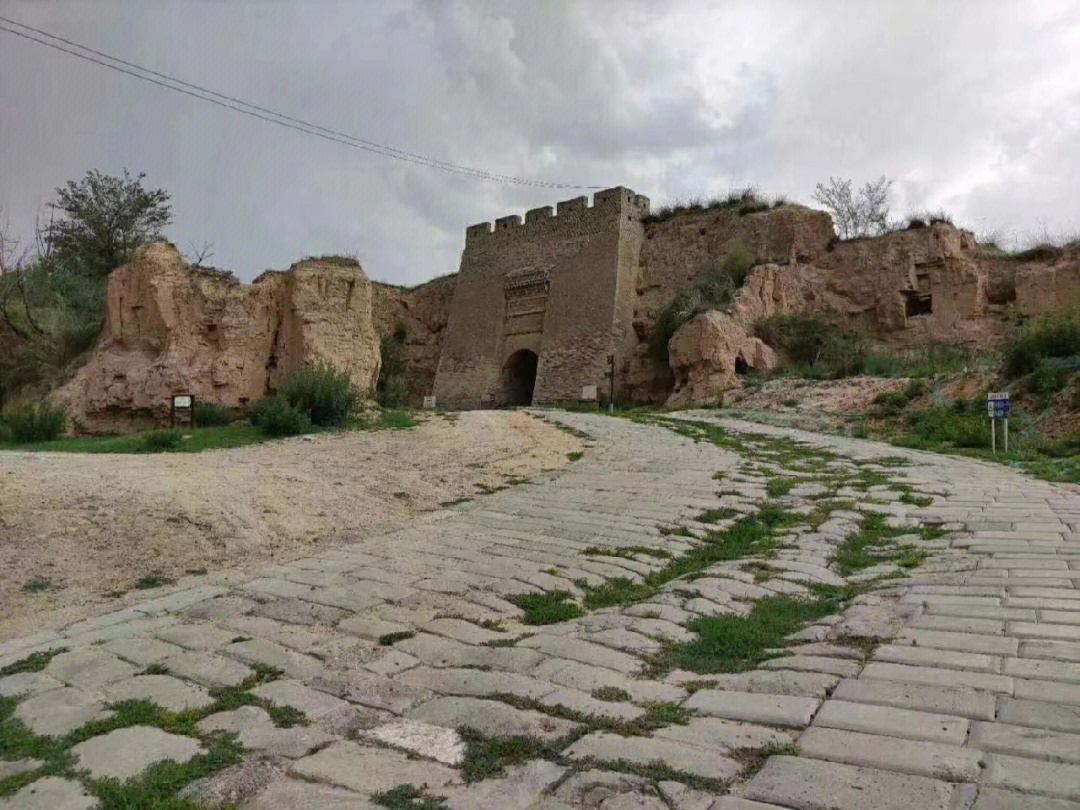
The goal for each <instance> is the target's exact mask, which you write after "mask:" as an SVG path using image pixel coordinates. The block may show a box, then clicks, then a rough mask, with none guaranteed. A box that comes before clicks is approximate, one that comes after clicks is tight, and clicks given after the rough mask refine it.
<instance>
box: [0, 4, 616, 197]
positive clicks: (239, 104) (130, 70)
mask: <svg viewBox="0 0 1080 810" xmlns="http://www.w3.org/2000/svg"><path fill="white" fill-rule="evenodd" d="M0 22H3V23H7V24H8V25H14V26H17V27H18V28H22V29H24V30H23V31H17V30H15V29H13V28H9V27H8V25H0V31H6V32H7V33H9V34H14V35H15V36H17V37H22V38H23V39H27V40H30V41H31V42H36V43H38V44H40V45H45V46H46V47H48V48H53V49H55V50H58V51H62V52H64V53H67V54H70V55H71V56H75V57H78V58H79V59H85V60H86V61H88V62H93V63H94V64H96V65H100V66H101V67H106V68H109V69H111V70H115V71H118V72H120V73H124V74H126V75H128V76H132V77H134V78H136V79H141V80H143V81H146V82H150V83H151V84H156V85H158V86H159V87H164V88H165V89H167V90H173V91H175V92H177V93H183V94H184V95H187V96H191V97H192V98H197V99H199V100H200V101H207V102H210V103H211V104H216V105H217V106H219V107H224V108H226V109H230V110H233V111H235V112H238V113H242V114H244V115H249V116H251V117H253V118H258V119H260V120H262V121H267V122H269V123H271V124H277V125H279V126H283V127H287V128H289V129H292V130H296V131H298V132H302V133H304V134H306V135H314V136H316V137H318V138H323V139H324V140H328V141H334V142H336V143H340V144H343V145H345V146H351V147H353V148H356V149H362V150H364V151H366V152H372V153H374V154H378V155H382V156H383V157H389V158H393V159H395V160H401V161H404V162H407V163H413V164H416V165H419V166H426V167H428V168H433V169H439V170H441V171H445V172H450V173H452V174H459V175H463V176H466V177H472V178H475V179H478V180H491V181H494V182H500V183H510V184H514V185H522V186H535V187H540V188H567V189H599V188H603V186H583V185H578V184H576V183H554V182H546V181H543V180H529V179H526V178H522V177H514V176H512V175H505V174H497V173H495V172H490V171H486V170H484V169H477V168H472V167H469V166H462V165H459V164H456V163H450V162H448V161H444V160H437V159H435V158H432V157H427V156H425V155H419V154H416V153H413V152H407V151H405V150H402V149H396V148H394V147H392V146H385V145H383V144H379V143H375V142H374V141H369V140H366V139H364V138H358V137H356V136H354V135H349V134H347V133H344V132H339V131H337V130H334V129H330V128H328V127H323V126H320V125H318V124H312V123H311V122H309V121H304V120H303V119H300V118H294V117H292V116H289V115H285V114H283V113H279V112H275V111H274V110H271V109H267V108H266V107H260V106H259V105H257V104H252V103H250V102H247V101H243V100H242V99H239V98H235V97H233V96H228V95H225V94H224V93H218V92H217V91H215V90H210V89H208V88H206V87H201V86H199V85H197V84H192V83H190V82H186V81H183V80H182V79H177V78H175V77H173V76H169V75H167V74H164V73H159V72H157V71H155V70H151V69H149V68H145V67H142V66H141V65H137V64H135V63H133V62H127V61H125V60H123V59H120V58H119V57H115V56H111V55H109V54H107V53H103V52H102V51H98V50H95V49H93V48H89V47H87V46H85V45H80V44H79V43H77V42H73V41H71V40H69V39H65V38H63V37H60V36H57V35H55V34H50V33H48V32H47V31H42V30H41V29H39V28H34V27H33V26H30V25H26V24H25V23H20V22H18V21H16V20H12V19H10V18H8V17H4V16H2V15H0ZM26 31H30V32H33V33H32V34H30V33H26ZM34 34H37V35H38V36H34ZM41 37H45V39H41ZM57 43H64V45H68V46H71V47H64V45H60V44H57ZM73 48H74V49H77V50H72V49H73ZM91 54H92V55H91ZM136 71H137V72H136ZM153 77H157V78H153Z"/></svg>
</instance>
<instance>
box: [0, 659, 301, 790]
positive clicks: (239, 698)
mask: <svg viewBox="0 0 1080 810" xmlns="http://www.w3.org/2000/svg"><path fill="white" fill-rule="evenodd" d="M59 652H60V651H59V650H57V651H56V653H59ZM56 653H52V654H48V658H51V657H52V655H54V654H56ZM38 655H39V657H38V658H34V657H33V656H31V658H32V659H33V660H32V661H30V659H26V660H24V661H21V662H18V663H17V664H13V665H12V667H18V666H19V665H23V666H24V667H29V668H24V669H18V670H17V671H19V672H35V671H39V670H40V669H41V668H43V667H44V664H43V663H41V661H42V660H44V661H45V663H48V660H47V658H43V657H42V654H38ZM166 673H167V670H166V671H165V672H162V673H160V674H166ZM6 674H13V673H6ZM280 676H281V673H280V672H279V671H278V670H275V669H273V668H271V667H265V666H256V667H255V674H254V675H252V676H251V677H249V678H248V679H247V680H245V681H244V682H243V683H241V684H239V685H237V686H235V687H229V688H223V689H215V690H212V691H211V692H210V696H211V698H213V701H214V702H213V703H212V704H211V705H210V706H207V707H204V708H201V709H190V710H188V711H183V712H171V711H168V710H166V709H163V708H161V707H159V706H156V705H154V704H153V703H150V702H149V701H145V700H132V701H124V702H121V703H115V704H112V705H110V706H109V709H111V710H112V712H113V713H112V715H111V716H109V717H104V718H101V719H98V720H91V721H90V722H89V723H86V724H85V725H83V726H81V727H79V728H77V729H75V730H74V731H72V732H71V733H69V734H67V735H66V736H63V737H39V736H36V735H34V734H32V733H31V732H30V730H29V729H27V728H26V727H25V726H24V725H23V724H22V723H20V722H19V721H18V720H16V719H15V718H14V717H13V715H14V712H15V709H16V707H17V705H18V700H17V699H15V698H0V760H16V759H36V760H39V761H41V762H42V765H41V767H39V768H37V769H36V770H34V771H32V772H30V773H25V774H20V775H18V776H13V777H10V778H9V779H6V780H4V781H2V782H0V798H2V797H5V796H10V795H11V794H13V793H15V792H16V791H18V790H19V789H21V788H22V787H23V786H25V785H27V784H29V783H30V782H33V781H35V780H36V779H38V778H40V777H42V776H61V777H64V778H67V779H75V780H80V779H81V781H82V782H83V783H84V784H85V785H86V787H87V788H88V789H89V790H90V791H91V792H92V793H94V794H95V795H96V796H97V798H98V800H99V805H98V807H99V810H134V808H139V809H140V810H141V809H142V808H153V810H200V806H199V805H198V804H196V803H195V802H194V801H192V800H188V799H180V798H177V796H176V794H177V793H178V791H180V789H181V788H183V787H184V786H185V785H187V784H188V783H190V782H192V781H194V780H195V779H200V778H202V777H205V776H210V775H212V774H214V773H216V772H217V771H219V770H221V769H223V768H226V767H228V766H229V765H233V764H235V763H237V762H239V761H240V758H241V755H242V749H241V747H240V746H239V745H238V744H237V743H236V742H235V740H233V739H232V737H231V736H229V735H223V734H211V735H204V734H201V733H200V732H199V731H198V722H199V721H200V720H202V719H203V718H205V717H208V716H210V715H212V714H216V713H218V712H223V711H229V710H232V709H237V708H239V707H241V706H257V707H259V708H261V709H263V710H265V711H266V712H267V714H269V715H270V717H271V719H272V720H273V721H274V723H275V724H276V725H278V726H279V727H288V726H292V725H297V724H301V725H306V724H307V718H306V717H305V716H304V714H303V713H302V712H299V711H297V710H296V709H293V708H291V707H286V706H279V705H277V704H274V703H272V702H270V701H268V700H264V699H263V698H260V697H257V696H256V695H254V694H252V692H251V690H252V689H254V688H255V687H256V686H259V685H261V684H264V683H269V682H270V681H273V680H276V679H277V678H279V677H280ZM131 726H151V727H155V728H159V729H161V730H162V731H166V732H169V733H171V734H179V735H184V736H188V737H194V738H198V739H199V740H200V741H201V742H202V743H203V745H204V748H205V749H206V750H205V751H204V753H202V754H200V755H199V756H196V757H195V758H193V759H192V760H190V761H189V762H186V763H183V764H180V763H175V762H159V763H156V764H155V765H152V766H151V767H150V768H148V769H147V770H146V771H145V772H144V773H143V775H142V776H140V777H139V778H137V779H131V780H128V781H126V782H122V783H121V782H119V781H117V780H115V779H105V780H100V781H94V780H89V779H86V778H82V777H81V776H80V773H79V772H78V770H77V768H76V765H75V761H74V757H73V756H72V754H71V748H72V746H75V745H78V744H79V743H81V742H85V741H86V740H89V739H91V738H92V737H97V736H99V735H102V734H107V733H109V732H111V731H115V730H117V729H120V728H129V727H131ZM83 776H84V775H83Z"/></svg>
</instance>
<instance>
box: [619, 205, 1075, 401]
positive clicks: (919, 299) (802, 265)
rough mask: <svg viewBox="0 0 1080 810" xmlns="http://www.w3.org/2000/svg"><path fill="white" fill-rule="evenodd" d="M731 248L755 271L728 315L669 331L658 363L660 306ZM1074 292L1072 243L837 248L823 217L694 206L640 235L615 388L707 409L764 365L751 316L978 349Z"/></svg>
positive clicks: (943, 229)
mask: <svg viewBox="0 0 1080 810" xmlns="http://www.w3.org/2000/svg"><path fill="white" fill-rule="evenodd" d="M739 243H742V244H745V245H747V246H749V248H750V249H751V251H753V252H754V254H755V255H756V257H757V259H758V261H759V262H761V264H759V266H757V267H756V268H755V269H754V270H753V271H752V272H751V274H750V275H749V277H748V278H747V281H746V283H745V285H744V286H743V288H742V289H741V290H740V291H739V292H738V294H737V295H736V296H735V298H734V300H733V302H732V304H731V305H730V306H729V307H726V308H725V309H724V310H723V311H721V312H709V313H704V314H702V315H699V316H697V317H696V318H694V319H691V320H690V321H689V322H688V323H686V324H685V325H684V326H683V327H682V328H681V329H680V330H679V331H678V332H676V333H675V335H674V336H673V337H672V339H671V341H670V343H669V354H670V358H671V359H670V369H668V368H664V367H663V366H660V365H659V364H658V363H657V362H656V361H655V360H654V359H653V358H652V357H651V356H650V355H649V350H648V339H649V336H650V335H651V333H652V329H653V327H654V326H655V323H656V320H657V317H658V315H659V313H660V310H661V309H662V308H663V306H664V305H665V304H666V303H667V302H668V301H670V300H672V299H673V298H674V297H675V296H676V295H677V294H678V293H679V292H680V291H681V290H683V289H685V288H686V287H687V286H688V285H689V283H690V280H691V279H692V278H693V277H694V275H695V273H697V272H698V270H700V268H701V267H702V266H704V265H707V264H713V263H719V262H722V261H723V259H724V258H725V256H727V255H728V254H729V253H730V252H731V251H732V250H733V249H734V247H735V245H737V244H739ZM1078 296H1080V249H1075V248H1074V249H1072V250H1068V251H1056V252H1049V253H1048V254H1046V255H1043V256H1040V257H1036V258H1031V259H1029V260H1022V259H1016V258H1006V257H1002V258H993V257H985V256H982V255H980V253H979V249H978V245H977V244H976V242H975V239H974V237H973V236H972V234H971V233H970V232H968V231H963V230H959V229H957V228H955V227H953V226H952V225H949V224H946V223H936V224H933V225H931V226H929V227H924V228H915V229H910V230H905V231H898V232H894V233H890V234H886V235H884V236H879V237H873V238H865V239H857V240H851V241H847V242H841V241H839V240H837V239H836V238H835V236H834V235H833V230H832V223H831V220H830V219H829V217H828V215H827V214H825V213H823V212H821V211H813V210H810V209H807V208H803V207H801V206H785V207H783V208H778V209H773V210H770V211H765V212H760V213H756V214H750V215H746V216H743V217H739V216H738V215H736V214H734V213H732V212H724V211H721V212H694V213H690V214H686V215H681V216H678V217H675V218H674V219H672V220H669V221H667V222H664V223H659V224H655V225H651V226H649V228H647V229H646V233H645V242H644V245H643V247H642V252H641V268H640V273H639V277H638V285H637V299H636V304H635V311H634V331H635V334H636V336H637V338H638V345H637V347H636V348H635V350H634V351H633V353H632V355H631V356H630V357H629V358H627V360H626V367H625V371H626V380H627V389H626V393H627V394H628V395H629V396H630V397H632V398H634V399H637V400H639V401H653V402H666V404H667V405H669V406H672V407H675V406H681V405H687V404H692V403H707V402H716V401H717V400H718V399H720V398H721V397H722V395H723V392H724V391H725V390H728V389H730V388H733V387H738V386H739V385H740V383H739V379H738V377H739V373H740V372H741V371H743V370H745V369H747V368H762V369H765V368H771V367H772V364H773V363H775V360H776V358H775V357H773V356H772V355H771V353H770V352H768V351H764V350H763V348H764V349H767V348H768V347H763V346H762V345H759V344H760V342H759V341H757V339H756V338H755V337H754V324H755V323H756V322H757V320H759V319H761V318H765V317H770V316H773V315H786V314H822V315H825V316H827V318H828V320H830V321H831V322H832V323H835V324H836V325H837V326H839V327H841V328H844V329H857V330H859V331H861V332H863V333H865V334H866V335H867V336H868V337H870V338H871V339H872V340H873V341H874V342H876V343H878V344H881V345H883V346H889V347H892V348H894V349H899V350H904V349H909V348H913V347H916V346H920V345H925V344H928V343H934V342H948V343H957V344H962V345H966V346H969V347H971V348H975V349H987V348H991V347H993V346H996V345H997V344H999V343H1000V342H1001V341H1002V340H1003V339H1004V338H1005V337H1006V336H1007V334H1008V333H1009V330H1010V329H1011V328H1013V324H1014V323H1015V322H1016V320H1017V319H1023V318H1028V317H1033V316H1038V315H1042V314H1045V313H1047V312H1051V311H1054V310H1057V309H1060V308H1062V307H1063V306H1066V305H1068V304H1069V302H1070V301H1076V299H1077V297H1078Z"/></svg>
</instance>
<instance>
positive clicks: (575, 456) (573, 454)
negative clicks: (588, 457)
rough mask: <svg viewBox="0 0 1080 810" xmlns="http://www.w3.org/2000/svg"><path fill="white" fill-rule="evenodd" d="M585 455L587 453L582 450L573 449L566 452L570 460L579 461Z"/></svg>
mask: <svg viewBox="0 0 1080 810" xmlns="http://www.w3.org/2000/svg"><path fill="white" fill-rule="evenodd" d="M583 455H585V453H584V452H582V451H581V450H571V451H570V452H569V453H567V454H566V457H567V458H568V459H569V460H570V461H578V460H579V459H580V458H581V457H582V456H583Z"/></svg>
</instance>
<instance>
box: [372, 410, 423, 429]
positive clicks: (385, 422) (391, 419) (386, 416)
mask: <svg viewBox="0 0 1080 810" xmlns="http://www.w3.org/2000/svg"><path fill="white" fill-rule="evenodd" d="M379 425H380V426H381V427H384V428H387V429H389V430H408V429H409V428H413V427H416V420H415V419H414V418H413V415H412V414H411V413H409V412H408V411H404V410H392V411H383V412H382V413H381V414H379Z"/></svg>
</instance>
